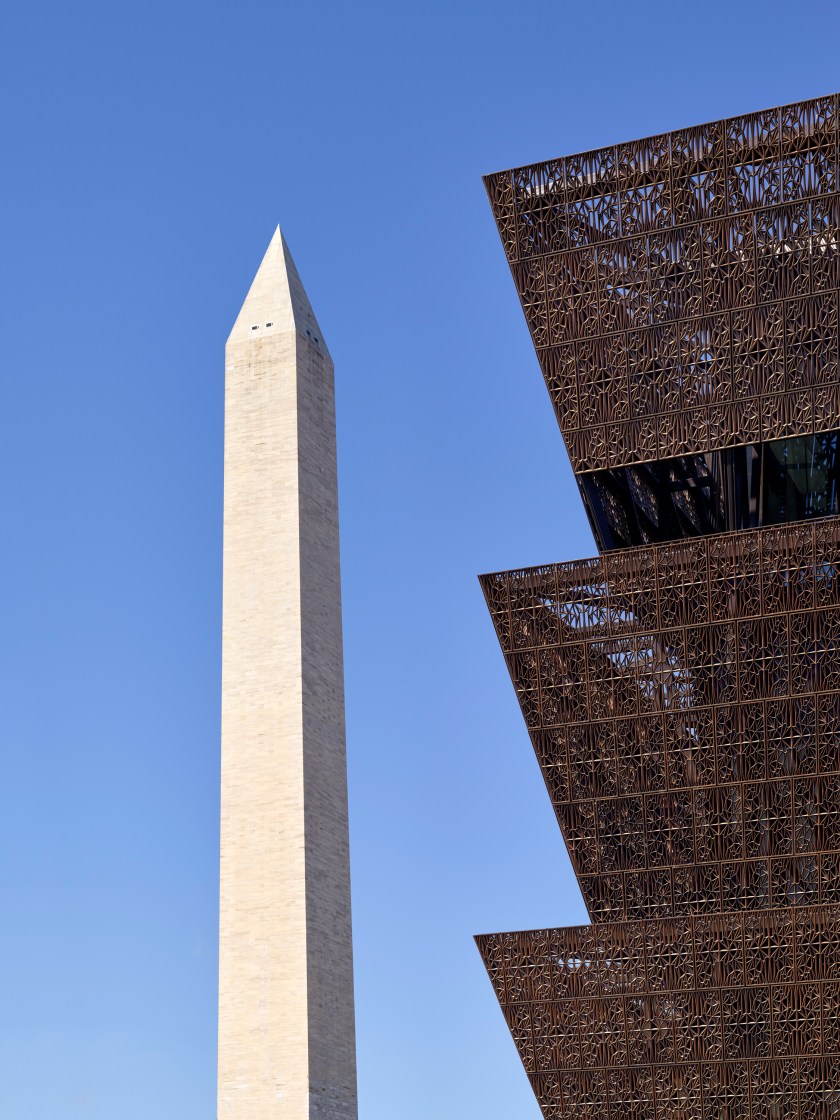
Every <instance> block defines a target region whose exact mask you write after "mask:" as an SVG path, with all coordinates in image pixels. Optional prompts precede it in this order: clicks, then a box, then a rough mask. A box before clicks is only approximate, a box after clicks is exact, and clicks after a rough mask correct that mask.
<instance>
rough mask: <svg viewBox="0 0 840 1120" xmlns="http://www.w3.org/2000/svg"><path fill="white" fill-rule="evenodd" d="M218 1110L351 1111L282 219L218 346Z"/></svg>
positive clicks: (314, 340) (327, 621)
mask: <svg viewBox="0 0 840 1120" xmlns="http://www.w3.org/2000/svg"><path fill="white" fill-rule="evenodd" d="M223 613H224V621H223V640H222V649H223V652H222V662H223V665H222V818H221V899H220V928H219V1095H218V1117H219V1120H356V1116H357V1106H356V1059H355V1031H354V1019H353V965H352V946H351V931H350V872H349V856H348V830H347V770H346V761H345V748H344V680H343V664H342V645H341V589H340V582H339V553H338V508H337V483H336V452H335V397H334V388H333V364H332V359H331V358H330V355H329V352H328V350H327V346H326V343H325V342H324V336H323V334H322V333H321V329H320V327H319V326H318V323H317V321H316V319H315V315H314V313H313V311H312V308H311V306H310V304H309V300H308V299H307V296H306V293H305V292H304V290H303V285H302V284H301V282H300V278H299V276H298V274H297V270H296V268H295V265H294V262H293V261H292V258H291V256H290V254H289V250H288V247H287V245H286V243H285V241H284V240H283V236H282V234H281V233H280V230H279V229H278V230H277V232H276V233H275V234H274V237H273V238H272V240H271V243H270V245H269V247H268V250H267V252H266V254H265V257H264V258H263V262H262V264H261V265H260V268H259V271H258V272H257V275H256V277H255V279H254V282H253V284H252V285H251V290H250V291H249V292H248V295H247V297H246V299H245V303H244V304H243V305H242V310H241V311H240V313H239V317H238V319H237V320H236V323H235V325H234V328H233V330H232V332H231V335H230V338H229V339H228V343H227V349H226V355H225V512H224V607H223Z"/></svg>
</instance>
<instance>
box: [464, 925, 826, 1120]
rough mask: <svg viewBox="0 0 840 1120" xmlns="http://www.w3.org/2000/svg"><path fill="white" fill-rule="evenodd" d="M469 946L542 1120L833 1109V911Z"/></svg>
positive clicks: (499, 938)
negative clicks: (486, 975)
mask: <svg viewBox="0 0 840 1120" xmlns="http://www.w3.org/2000/svg"><path fill="white" fill-rule="evenodd" d="M477 941H478V945H479V949H480V951H481V954H482V957H483V959H484V962H485V964H486V966H487V970H488V972H489V974H490V978H491V980H492V982H493V985H494V987H495V990H496V994H497V996H498V998H499V1002H500V1003H501V1005H502V1009H503V1011H504V1014H505V1018H506V1020H507V1023H508V1026H509V1027H510V1030H511V1033H512V1035H513V1038H514V1041H515V1043H516V1046H517V1049H518V1051H519V1054H520V1057H521V1058H522V1061H523V1063H524V1065H525V1068H526V1070H527V1072H528V1075H529V1077H530V1080H531V1083H532V1085H533V1087H534V1091H535V1093H536V1095H537V1097H538V1099H539V1102H540V1105H541V1107H542V1109H543V1113H544V1115H545V1116H546V1117H547V1118H548V1120H551V1118H557V1120H561V1118H562V1120H565V1118H568V1117H575V1118H577V1120H601V1118H602V1117H604V1116H615V1117H626V1116H632V1117H645V1118H650V1120H655V1118H657V1117H658V1118H662V1120H664V1118H665V1117H671V1116H676V1117H679V1118H680V1120H720V1118H721V1117H728V1118H731V1120H735V1118H737V1120H744V1118H756V1120H757V1118H758V1117H778V1118H784V1117H812V1116H813V1117H830V1116H834V1115H837V1114H838V1111H840V907H836V906H827V907H806V908H802V909H799V910H795V911H794V910H782V911H773V912H770V913H764V914H738V915H729V916H727V917H686V918H681V919H677V920H659V921H650V922H628V923H618V924H610V925H600V926H589V927H582V928H577V929H556V930H539V931H535V932H530V933H512V934H493V935H489V936H485V937H479V938H477Z"/></svg>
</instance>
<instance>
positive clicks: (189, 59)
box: [0, 0, 840, 1120]
mask: <svg viewBox="0 0 840 1120" xmlns="http://www.w3.org/2000/svg"><path fill="white" fill-rule="evenodd" d="M0 29H1V30H2V34H0V53H1V54H2V67H0V72H2V74H3V81H4V85H5V90H4V93H5V96H4V98H3V110H2V112H3V118H4V119H3V126H4V134H5V137H6V144H5V149H6V153H7V170H6V174H5V176H4V181H5V188H6V207H5V222H4V228H3V252H2V254H1V255H0V270H2V274H1V278H2V283H3V293H4V298H3V301H2V305H0V306H2V313H3V320H4V321H3V337H4V348H3V349H4V370H5V372H4V376H3V377H2V380H0V394H1V395H2V400H0V424H2V440H0V459H2V462H0V487H2V511H3V527H4V530H5V532H4V548H3V550H2V553H0V573H1V574H2V586H3V588H4V592H5V593H4V595H3V597H2V622H3V625H2V631H0V632H1V633H2V641H1V642H0V656H1V657H2V665H1V666H0V670H2V681H3V689H2V696H3V704H2V709H0V712H1V713H2V714H1V715H0V734H1V735H2V738H0V744H1V745H2V751H3V766H2V770H0V894H1V896H2V901H3V907H2V922H0V993H2V997H0V1116H2V1117H3V1118H4V1120H5V1118H6V1117H8V1118H9V1120H91V1118H97V1120H99V1118H101V1120H115V1118H119V1120H149V1118H150V1117H154V1120H170V1118H171V1120H209V1118H211V1117H214V1116H215V1045H216V1040H215V1032H216V1019H215V1007H216V922H217V861H218V776H219V683H220V664H221V651H220V638H221V631H220V624H221V524H222V521H221V518H222V420H223V416H222V406H223V371H224V365H223V348H224V341H225V338H226V336H227V334H228V332H229V330H230V327H231V325H232V324H233V321H234V319H235V317H236V314H237V312H238V310H239V307H240V305H241V303H242V300H243V299H244V297H245V293H246V291H247V289H248V285H249V283H250V281H251V279H252V277H253V274H254V272H255V271H256V268H257V266H258V264H259V262H260V259H261V257H262V254H263V252H264V250H265V247H266V245H267V244H268V241H269V239H270V237H271V234H272V231H273V229H274V227H275V224H276V223H277V222H278V221H279V222H280V223H281V225H282V227H283V231H284V233H285V235H286V238H287V240H288V243H289V246H290V248H291V251H292V254H293V255H294V258H295V261H296V263H297V266H298V268H299V271H300V273H301V277H302V279H303V282H304V285H305V286H306V288H307V291H308V293H309V296H310V299H311V301H312V304H313V307H314V308H315V312H316V314H317V317H318V320H319V322H320V323H321V326H322V328H323V331H324V333H325V336H326V340H327V343H328V345H329V348H330V351H331V353H332V355H333V358H334V360H335V364H336V379H337V394H338V441H339V475H340V487H341V519H342V520H341V530H342V562H343V588H344V591H343V595H344V622H345V659H346V676H347V720H348V752H349V774H350V816H351V847H352V869H353V905H354V922H355V948H356V985H357V1029H358V1058H359V1087H360V1114H361V1117H362V1120H395V1118H400V1120H429V1118H430V1117H452V1118H453V1120H454V1118H457V1120H513V1118H516V1120H538V1117H539V1111H538V1109H537V1106H536V1103H535V1102H534V1099H533V1097H532V1095H531V1092H530V1089H529V1087H528V1084H527V1081H526V1078H525V1075H524V1073H523V1072H522V1070H521V1067H520V1065H519V1061H518V1058H517V1056H516V1053H515V1050H514V1047H513V1044H512V1042H511V1040H510V1037H509V1035H508V1032H507V1029H506V1027H505V1025H504V1022H503V1020H502V1017H501V1014H500V1012H499V1010H498V1006H497V1004H496V1001H495V997H494V996H493V994H492V991H491V988H490V984H489V982H488V980H487V977H486V975H485V973H484V970H483V967H482V965H481V962H480V960H479V957H478V954H477V952H476V950H475V947H474V945H473V942H472V935H473V934H474V933H479V932H490V931H497V930H505V929H528V928H534V927H538V926H544V925H561V924H564V923H565V924H569V923H574V922H577V921H580V920H582V919H583V917H584V910H583V906H582V903H581V900H580V897H579V894H578V892H577V888H576V886H575V883H574V878H573V876H572V874H571V871H570V869H569V865H568V861H567V858H566V855H565V851H564V848H563V844H562V840H561V837H560V833H559V831H558V829H557V826H556V823H555V821H554V817H553V813H552V810H551V806H550V804H549V800H548V797H547V794H546V792H545V789H544V787H543V783H542V779H541V777H540V774H539V770H538V767H537V764H536V761H535V760H534V757H533V752H532V750H531V747H530V744H529V741H528V738H527V735H526V732H525V728H524V724H523V722H522V720H521V717H520V714H519V710H518V707H517V705H516V702H515V699H514V694H513V689H512V687H511V685H510V681H509V679H508V676H507V672H506V670H505V667H504V663H503V660H502V656H501V653H500V651H499V648H498V645H497V642H496V639H495V637H494V635H493V632H492V628H491V625H490V621H489V618H488V616H487V612H486V609H485V607H484V604H483V601H482V598H481V594H480V591H479V588H478V583H477V581H476V575H477V573H479V572H484V571H494V570H499V569H503V568H508V567H520V566H525V565H530V564H536V563H543V562H549V561H558V560H567V559H575V558H579V557H584V556H588V555H591V554H592V553H593V552H594V544H593V541H592V538H591V535H590V532H589V529H588V527H587V525H586V520H585V517H584V514H583V509H582V506H581V504H580V501H579V499H578V497H577V492H576V488H575V485H574V481H573V478H572V474H571V470H570V468H569V465H568V460H567V458H566V454H565V451H564V448H563V443H562V439H561V437H560V434H559V431H558V429H557V426H556V423H555V421H554V418H553V415H552V411H551V407H550V404H549V399H548V394H547V392H546V390H545V387H544V385H543V383H542V379H541V376H540V373H539V369H538V366H537V362H536V358H535V356H534V354H533V350H532V347H531V344H530V341H529V338H528V333H527V330H526V327H525V323H524V320H523V317H522V313H521V311H520V308H519V305H518V301H517V298H516V294H515V291H514V288H513V283H512V281H511V279H510V276H509V273H508V269H507V266H506V264H505V260H504V255H503V252H502V249H501V245H500V244H499V240H498V237H497V234H496V231H495V228H494V225H493V221H492V218H491V215H490V211H489V207H488V205H487V202H486V198H485V196H484V191H483V187H482V183H481V175H482V173H485V172H488V171H494V170H500V169H502V168H506V167H511V166H515V165H518V164H522V163H527V162H531V161H535V160H541V159H547V158H550V157H552V156H556V155H563V154H566V153H569V152H575V151H579V150H581V149H586V148H592V147H598V146H601V145H604V144H608V143H612V142H614V141H620V140H625V139H632V138H635V137H638V136H645V135H649V134H651V133H654V132H660V131H664V130H667V129H672V128H676V127H680V126H684V125H690V124H695V123H698V122H700V121H704V120H710V119H715V118H717V117H721V116H727V115H731V114H735V113H741V112H747V111H750V110H754V109H759V108H763V107H766V106H770V105H776V104H779V103H784V102H788V101H794V100H798V99H801V98H806V97H812V96H816V95H818V94H821V93H827V92H831V91H833V90H835V89H837V88H838V87H840V66H838V63H837V60H836V55H837V52H836V43H837V42H838V41H840V8H838V7H837V5H836V4H834V3H827V2H826V3H808V2H804V3H800V4H799V5H797V6H796V8H794V7H793V6H791V5H789V4H780V3H775V2H772V0H771V2H766V3H761V4H759V3H749V4H746V3H744V4H739V3H734V4H733V3H728V4H723V3H717V2H713V3H706V4H704V5H699V6H698V5H681V4H673V3H667V4H666V3H650V4H636V5H632V6H631V5H622V4H617V3H614V2H612V0H608V2H606V3H602V4H600V5H597V6H593V5H586V4H578V5H571V4H560V3H555V4H550V3H545V2H542V0H536V2H534V3H531V4H529V5H527V6H522V5H514V4H505V5H502V4H499V3H496V2H494V0H490V2H485V3H482V4H477V3H462V4H452V3H449V4H442V3H438V2H431V3H427V4H424V5H417V4H408V5H386V4H377V3H363V4H361V5H345V4H342V5H339V4H323V3H311V4H308V5H303V4H296V5H291V4H286V3H266V2H253V0H244V2H241V3H239V4H236V5H234V4H220V3H214V2H213V0H208V2H207V3H204V4H197V3H183V2H181V0H173V2H170V3H166V4H164V3H161V2H160V0H149V2H147V3H145V4H143V5H120V4H104V3H90V2H86V0H81V2H80V3H79V4H76V5H72V6H68V5H66V4H58V3H55V2H48V3H41V4H38V3H35V4H31V5H27V6H23V5H14V6H12V5H8V6H7V10H6V12H5V14H4V16H3V17H2V27H1V28H0Z"/></svg>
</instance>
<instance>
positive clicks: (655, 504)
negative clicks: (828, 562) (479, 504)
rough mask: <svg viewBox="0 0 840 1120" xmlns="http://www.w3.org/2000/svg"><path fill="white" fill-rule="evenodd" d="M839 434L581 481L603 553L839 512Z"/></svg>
mask: <svg viewBox="0 0 840 1120" xmlns="http://www.w3.org/2000/svg"><path fill="white" fill-rule="evenodd" d="M838 437H840V431H833V432H823V433H821V434H819V435H813V436H792V437H790V438H789V439H779V440H773V441H772V442H769V443H754V444H749V445H747V446H745V447H727V448H724V449H723V450H720V451H711V452H708V453H706V454H705V455H685V456H681V457H680V458H677V459H664V460H662V461H661V462H656V463H639V464H636V465H634V466H629V467H619V468H616V469H615V470H604V471H593V472H591V473H589V474H583V475H579V476H578V485H579V486H580V489H581V494H582V495H583V502H584V505H585V506H586V512H587V514H588V516H589V521H590V523H591V525H592V531H593V533H594V534H595V539H596V541H597V542H598V547H599V548H600V549H602V550H609V549H613V548H630V547H632V546H634V545H640V544H653V543H656V542H657V541H672V540H678V539H679V538H681V537H696V536H701V535H703V534H706V533H720V532H725V531H726V530H729V529H755V528H759V527H760V526H762V525H777V524H780V523H781V522H785V521H803V520H805V519H807V518H809V517H824V516H826V515H828V514H832V513H837V512H838V468H839V467H840V463H838Z"/></svg>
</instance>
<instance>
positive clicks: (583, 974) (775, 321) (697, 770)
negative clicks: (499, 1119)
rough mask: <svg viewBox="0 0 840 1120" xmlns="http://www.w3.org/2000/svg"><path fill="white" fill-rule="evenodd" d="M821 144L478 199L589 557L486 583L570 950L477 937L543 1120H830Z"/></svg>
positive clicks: (829, 178) (838, 553)
mask: <svg viewBox="0 0 840 1120" xmlns="http://www.w3.org/2000/svg"><path fill="white" fill-rule="evenodd" d="M837 122H838V100H837V97H828V98H821V99H818V100H815V101H810V102H805V103H802V104H798V105H795V106H786V107H783V108H782V109H778V110H771V111H768V112H763V113H755V114H752V115H750V116H747V117H739V118H733V119H732V120H728V121H721V122H716V123H713V124H710V125H704V126H701V127H699V128H695V129H688V130H683V131H680V132H674V133H671V134H669V135H666V136H660V137H654V138H652V139H648V140H643V141H638V142H636V143H632V144H624V145H618V146H614V147H611V148H607V149H602V150H600V151H597V152H592V153H588V154H586V155H582V156H572V157H567V158H566V159H562V160H555V161H551V162H549V163H544V164H539V165H536V166H534V167H530V168H524V169H519V170H517V171H512V172H505V173H502V174H500V175H494V176H489V177H488V179H487V180H486V183H487V188H488V193H489V195H490V199H491V202H492V204H493V209H494V213H495V215H496V219H497V222H498V225H499V230H500V233H501V236H502V240H503V243H504V246H505V251H506V253H507V256H508V259H509V261H510V263H511V268H512V271H513V275H514V279H515V281H516V284H517V288H518V291H519V294H520V297H521V299H522V303H523V308H524V310H525V314H526V317H527V318H528V322H529V326H530V328H531V333H532V336H533V340H534V343H535V346H536V348H537V353H538V355H539V358H540V362H541V365H542V369H543V373H544V374H545V377H546V381H547V384H548V388H549V391H550V393H551V396H552V400H553V401H554V406H555V409H556V412H557V416H558V420H559V422H560V426H561V429H562V431H563V435H564V438H565V440H566V444H567V447H568V449H569V452H570V456H571V459H572V464H573V467H574V469H575V472H576V474H577V475H578V479H579V481H580V480H581V478H585V479H587V480H588V481H587V482H586V484H583V483H582V485H581V489H582V492H583V494H584V498H585V500H587V503H588V504H587V509H588V511H589V512H590V517H592V509H590V505H591V504H592V503H593V502H595V501H596V500H597V502H600V503H601V505H600V508H601V510H602V511H605V512H604V516H605V517H606V521H605V522H604V524H603V525H599V524H596V523H595V522H594V521H593V528H595V530H596V534H597V535H598V540H599V543H600V544H601V546H602V547H603V548H604V549H605V550H606V549H613V550H612V551H604V552H603V553H602V555H601V556H600V557H598V558H595V559H590V560H581V561H574V562H571V563H563V564H554V565H549V566H546V567H541V568H533V569H528V570H523V571H515V572H506V573H499V574H496V575H490V576H484V577H482V586H483V589H484V593H485V596H486V598H487V603H488V606H489V609H490V613H491V616H492V618H493V623H494V626H495V629H496V632H497V635H498V638H499V642H500V644H501V647H502V650H503V653H504V656H505V659H506V661H507V664H508V668H509V670H510V674H511V678H512V680H513V683H514V686H515V689H516V692H517V696H518V699H519V702H520V705H521V708H522V712H523V715H524V717H525V721H526V724H527V726H528V730H529V733H530V735H531V739H532V742H533V745H534V748H535V751H536V754H537V758H538V760H539V764H540V767H541V769H542V773H543V776H544V778H545V782H546V786H547V788H548V791H549V794H550V797H551V800H552V803H553V806H554V809H555V812H556V814H557V818H558V821H559V823H560V826H561V829H562V831H563V835H564V838H565V841H566V844H567V847H568V850H569V853H570V856H571V859H572V863H573V866H574V868H575V871H576V874H577V876H578V880H579V882H580V886H581V890H582V892H583V896H584V899H585V901H586V904H587V907H588V909H589V913H590V916H591V918H592V919H593V922H594V924H593V925H591V926H587V927H581V928H573V929H557V930H541V931H534V932H530V933H528V932H526V933H511V934H492V935H487V936H483V937H479V938H478V939H477V941H478V945H479V948H480V951H481V953H482V956H483V959H484V961H485V964H486V966H487V969H488V972H489V975H490V977H491V980H492V982H493V985H494V987H495V990H496V993H497V996H498V998H499V1001H500V1004H501V1005H502V1008H503V1011H504V1014H505V1018H506V1020H507V1022H508V1026H509V1027H510V1030H511V1033H512V1035H513V1038H514V1041H515V1043H516V1046H517V1049H518V1051H519V1054H520V1056H521V1058H522V1061H523V1063H524V1065H525V1068H526V1070H527V1072H528V1075H529V1077H530V1080H531V1083H532V1085H533V1088H534V1091H535V1093H536V1095H537V1098H538V1100H539V1102H540V1106H541V1108H542V1110H543V1113H544V1115H545V1116H546V1117H547V1118H550V1120H571V1118H574V1120H601V1118H603V1117H616V1118H621V1120H624V1118H625V1117H631V1118H634V1120H721V1118H723V1120H736V1118H737V1120H742V1118H747V1120H759V1118H762V1120H764V1118H766V1120H771V1118H772V1120H782V1118H787V1117H791V1118H794V1117H795V1118H814V1120H817V1118H823V1117H825V1118H828V1117H838V1116H840V516H838V515H837V514H836V512H835V513H834V515H833V516H822V515H823V514H825V513H828V512H832V511H836V510H837V509H838V489H840V456H839V455H838V450H837V449H838V447H840V361H838V355H839V354H840V336H838V298H840V192H838V123H837ZM815 432H821V433H826V435H825V436H823V435H821V436H820V438H819V441H818V442H815V441H811V442H810V443H809V442H808V441H807V440H806V439H804V438H803V437H806V436H807V437H810V436H812V435H813V433H815ZM772 441H783V442H775V443H773V442H772ZM735 446H739V447H742V448H745V450H744V451H739V452H738V453H737V454H736V453H735V452H730V451H725V452H724V449H726V448H732V447H735ZM715 455H717V456H718V458H714V456H715ZM680 456H682V457H684V458H682V459H680V460H679V462H677V457H680ZM692 456H693V457H694V458H692ZM700 456H704V457H705V458H703V459H701V458H699V457H700ZM640 464H647V465H646V466H644V467H643V468H641V467H640V466H639V465H640ZM757 464H763V466H762V467H761V471H760V472H759V470H758V467H757ZM608 469H609V470H614V471H615V472H616V473H615V474H614V475H613V476H610V478H605V477H603V476H595V475H591V476H590V474H589V472H595V471H606V470H608ZM622 470H623V471H625V473H624V474H619V471H622ZM756 480H758V482H757V489H756ZM654 484H655V485H656V486H658V487H659V488H660V489H659V492H658V493H657V494H654V492H653V489H652V487H653V485H654ZM645 486H648V490H647V491H645V489H644V487H645ZM698 487H701V488H702V487H706V488H707V493H708V494H709V495H712V496H713V500H712V497H709V498H707V499H704V501H705V505H703V504H702V503H701V502H700V501H699V500H698V501H694V503H693V504H692V502H691V501H689V498H690V495H691V492H692V488H694V490H695V492H696V489H697V488H698ZM712 487H717V489H716V490H714V491H713V490H712V489H711V488H712ZM768 487H769V489H768ZM669 488H670V489H669ZM669 494H671V495H674V497H673V498H670V497H669V496H668V495H669ZM593 495H594V497H593ZM604 503H608V504H606V505H605V504H604ZM631 503H632V504H633V505H634V508H632V509H631V508H630V505H631ZM592 508H595V506H594V505H593V506H592ZM697 511H700V513H702V514H703V516H702V517H701V516H699V515H698V513H697ZM666 515H667V516H668V517H670V522H669V524H668V525H666V524H665V523H664V520H663V518H665V516H666ZM632 517H635V518H636V519H637V525H638V526H642V527H643V529H644V532H645V533H650V534H651V535H650V536H645V537H643V539H644V540H656V541H659V542H660V543H656V544H652V545H649V546H647V547H640V548H634V549H632V550H631V549H626V548H623V547H620V542H621V541H622V540H627V539H628V537H629V536H630V535H631V534H630V531H629V529H628V531H627V532H626V533H625V532H624V530H623V528H622V526H623V525H624V524H625V523H626V524H627V525H628V526H629V524H630V521H629V519H630V518H632ZM802 517H809V518H812V520H797V518H802ZM622 519H624V521H623V520H622ZM721 521H722V522H723V523H724V524H726V525H728V526H729V527H733V528H735V527H737V531H735V532H728V533H720V532H717V531H716V530H717V528H718V527H719V524H720V522H721ZM755 524H760V525H763V526H764V527H762V528H750V527H749V526H750V525H755ZM637 531H641V529H639V530H637ZM680 536H682V537H684V538H685V539H674V538H678V537H680ZM616 541H618V542H619V546H617V545H616Z"/></svg>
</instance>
